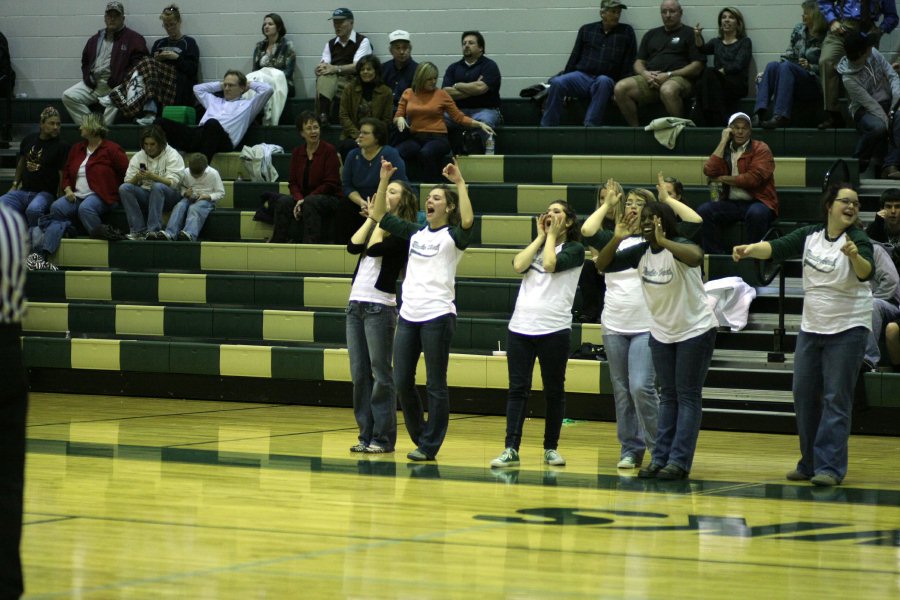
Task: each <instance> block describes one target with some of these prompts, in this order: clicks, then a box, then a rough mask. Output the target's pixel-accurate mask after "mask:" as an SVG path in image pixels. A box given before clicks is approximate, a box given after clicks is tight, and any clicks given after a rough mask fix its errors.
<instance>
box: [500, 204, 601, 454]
mask: <svg viewBox="0 0 900 600" xmlns="http://www.w3.org/2000/svg"><path fill="white" fill-rule="evenodd" d="M580 240H581V233H580V231H579V226H578V218H577V216H576V215H575V211H573V210H572V208H571V207H570V206H569V204H568V203H567V202H565V201H563V200H556V201H554V202H552V203H551V204H550V206H549V207H548V208H547V212H545V213H544V214H542V215H539V216H538V218H537V236H536V237H535V238H534V241H532V242H531V243H530V244H529V245H528V246H527V247H526V248H525V249H524V250H522V251H521V252H519V253H518V254H516V256H515V258H514V259H513V269H514V270H515V271H516V273H524V277H523V278H522V285H521V286H520V287H519V296H518V298H517V299H516V308H515V310H514V311H513V315H512V318H511V319H510V321H509V333H508V334H507V338H506V366H507V369H508V372H509V395H508V396H507V401H506V442H505V444H506V449H505V450H504V451H503V453H502V454H500V456H498V457H497V458H495V459H494V460H492V461H491V466H492V467H498V468H502V467H514V466H518V465H519V443H520V442H521V441H522V426H523V424H524V423H525V414H526V412H525V404H526V402H527V400H528V395H529V394H530V393H531V375H532V372H533V371H534V361H535V359H537V360H538V361H539V362H540V365H541V380H542V381H543V385H544V398H545V399H546V401H547V416H546V418H545V420H544V463H545V464H548V465H553V466H562V465H565V464H566V459H565V458H563V457H562V455H560V453H559V451H558V450H557V446H558V444H559V433H560V430H561V429H562V422H563V417H565V412H566V410H565V409H566V394H565V382H566V364H567V363H568V360H569V342H570V339H571V333H572V303H573V302H574V300H575V290H576V288H577V287H578V278H579V276H580V275H581V265H582V263H583V262H584V246H582V245H581V243H580Z"/></svg>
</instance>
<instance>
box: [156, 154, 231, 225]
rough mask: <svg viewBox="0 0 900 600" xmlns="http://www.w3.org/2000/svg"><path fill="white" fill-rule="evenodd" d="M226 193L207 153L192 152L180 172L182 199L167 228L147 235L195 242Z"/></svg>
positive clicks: (173, 210) (170, 216) (174, 209)
mask: <svg viewBox="0 0 900 600" xmlns="http://www.w3.org/2000/svg"><path fill="white" fill-rule="evenodd" d="M224 197H225V186H224V185H223V184H222V177H221V176H220V175H219V172H218V171H216V170H215V169H214V168H212V167H211V166H209V163H208V162H207V160H206V157H205V156H203V155H202V154H200V153H196V154H192V155H191V156H190V157H189V158H188V166H187V168H186V169H185V170H184V171H183V172H182V174H181V200H180V201H179V202H178V204H176V205H175V208H173V209H172V214H171V215H169V222H168V223H167V224H166V228H165V229H164V230H163V231H158V232H156V234H155V235H153V236H151V235H148V236H147V239H148V240H169V241H171V240H179V241H184V242H196V241H197V240H198V239H200V231H201V230H202V229H203V225H204V224H205V223H206V218H207V217H208V216H209V213H211V212H212V211H213V210H215V208H216V202H218V201H219V200H221V199H222V198H224Z"/></svg>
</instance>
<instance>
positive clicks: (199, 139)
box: [156, 119, 234, 162]
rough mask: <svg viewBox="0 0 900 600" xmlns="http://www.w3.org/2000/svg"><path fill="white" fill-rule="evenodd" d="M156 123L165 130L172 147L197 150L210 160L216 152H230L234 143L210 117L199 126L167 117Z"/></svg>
mask: <svg viewBox="0 0 900 600" xmlns="http://www.w3.org/2000/svg"><path fill="white" fill-rule="evenodd" d="M156 124H157V125H159V126H160V127H162V128H163V131H165V132H166V138H168V141H169V143H170V144H171V145H172V147H173V148H176V149H177V150H181V151H182V152H199V153H200V154H202V155H203V156H205V157H206V160H208V161H209V162H212V159H213V156H215V154H216V153H217V152H231V151H232V150H234V144H232V143H231V138H230V137H228V134H227V133H226V132H225V130H224V129H222V125H221V124H220V123H219V122H218V121H216V120H215V119H210V120H209V121H207V122H206V123H204V124H203V125H201V126H199V127H188V126H187V125H182V124H181V123H176V122H175V121H170V120H169V119H157V120H156Z"/></svg>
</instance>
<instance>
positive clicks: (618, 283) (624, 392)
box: [581, 173, 703, 469]
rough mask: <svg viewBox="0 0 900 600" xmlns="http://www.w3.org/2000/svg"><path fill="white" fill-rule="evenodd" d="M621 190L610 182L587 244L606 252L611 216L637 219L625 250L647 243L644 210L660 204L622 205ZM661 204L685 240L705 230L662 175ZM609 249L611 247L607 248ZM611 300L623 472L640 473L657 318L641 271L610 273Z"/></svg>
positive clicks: (607, 332) (632, 199)
mask: <svg viewBox="0 0 900 600" xmlns="http://www.w3.org/2000/svg"><path fill="white" fill-rule="evenodd" d="M617 189H618V190H621V188H620V187H618V185H617V184H616V182H615V181H613V180H612V179H610V180H609V181H608V182H607V184H606V193H605V194H603V204H601V205H600V206H599V207H598V208H597V210H596V211H594V213H593V214H592V215H591V216H590V217H588V218H587V220H585V222H584V224H583V225H582V226H581V233H582V236H583V237H584V243H585V244H586V245H589V246H594V247H595V248H602V247H603V243H600V242H598V241H597V236H598V234H599V232H600V227H601V226H602V223H603V220H604V219H605V218H606V217H607V215H610V216H613V215H614V220H615V221H620V220H622V218H623V217H624V215H625V213H626V212H627V213H632V214H634V215H635V218H636V221H635V223H634V227H633V228H632V230H631V235H630V236H629V237H628V238H627V239H625V240H624V241H623V242H622V243H621V244H620V245H619V250H624V249H626V248H628V247H630V246H634V245H637V244H640V243H641V242H643V241H644V238H643V237H642V236H641V231H640V217H641V212H642V211H643V209H644V207H645V206H647V205H648V204H651V203H655V202H656V201H657V198H655V197H654V196H653V194H652V193H651V192H650V190H646V189H642V188H637V189H633V190H630V191H629V192H628V195H627V197H626V198H625V201H624V202H622V194H621V191H619V192H618V193H617ZM656 189H657V194H658V198H659V202H662V203H664V204H667V205H668V206H670V207H671V208H672V210H673V211H675V214H676V215H677V216H678V217H679V218H680V219H681V222H680V223H679V225H678V228H679V232H680V234H681V235H682V236H683V237H686V238H691V237H693V236H694V234H695V233H696V232H697V231H698V230H699V228H700V224H701V223H702V222H703V219H702V218H701V217H700V215H698V214H697V213H696V212H695V211H694V210H693V209H692V208H690V207H689V206H687V205H686V204H684V203H682V202H681V201H680V200H679V198H678V192H679V191H680V185H679V182H678V181H677V180H673V179H672V178H668V179H667V178H665V176H664V175H663V174H662V173H659V175H658V184H657V186H656ZM604 243H605V242H604ZM605 279H606V297H605V302H604V305H603V314H602V317H601V322H602V323H603V347H604V350H605V351H606V356H607V360H608V362H609V377H610V384H611V386H612V391H613V398H614V400H615V406H616V434H617V436H618V438H619V446H620V451H619V459H618V460H619V462H618V464H617V465H616V466H617V468H619V469H634V468H636V467H639V466H640V465H641V463H642V462H643V460H644V454H645V452H647V453H649V454H650V455H652V454H653V446H654V444H655V442H656V434H657V417H658V413H659V394H658V393H657V391H656V371H655V370H654V369H653V359H652V358H651V354H650V323H651V320H652V319H651V316H650V310H649V308H648V307H647V303H646V302H645V301H644V293H643V291H642V290H641V278H640V276H639V275H638V272H637V269H625V270H624V271H618V272H615V273H606V275H605Z"/></svg>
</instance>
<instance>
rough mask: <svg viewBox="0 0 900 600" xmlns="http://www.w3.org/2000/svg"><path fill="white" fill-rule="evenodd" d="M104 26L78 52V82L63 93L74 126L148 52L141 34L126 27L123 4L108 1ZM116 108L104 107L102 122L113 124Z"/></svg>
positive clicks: (78, 123)
mask: <svg viewBox="0 0 900 600" xmlns="http://www.w3.org/2000/svg"><path fill="white" fill-rule="evenodd" d="M103 18H104V21H105V22H106V28H104V29H101V30H100V31H98V32H97V35H94V36H92V37H91V38H90V39H88V41H87V44H85V45H84V50H83V51H82V53H81V81H79V82H78V83H76V84H75V85H73V86H72V87H70V88H69V89H67V90H66V91H65V92H63V97H62V101H63V104H64V105H65V107H66V110H68V111H69V115H71V117H72V120H73V121H75V124H76V125H81V120H82V119H83V118H84V117H85V115H87V114H88V113H90V112H91V106H92V105H93V104H96V103H97V102H98V99H99V98H100V96H105V95H106V94H108V93H109V91H110V90H111V89H112V88H114V87H116V86H117V85H119V84H120V83H122V81H124V80H125V75H127V74H128V71H129V70H130V69H131V68H132V67H133V66H134V65H136V64H137V63H138V61H140V60H141V59H142V58H143V57H145V56H147V55H148V54H149V53H148V51H147V42H146V41H145V40H144V36H142V35H141V34H139V33H137V32H136V31H134V30H133V29H128V28H127V27H125V7H124V6H122V3H121V2H109V3H107V5H106V14H105V15H104V17H103ZM117 112H118V109H116V107H114V106H109V107H106V109H104V112H103V121H104V122H105V123H106V124H107V125H112V124H113V121H115V120H116V113H117Z"/></svg>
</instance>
